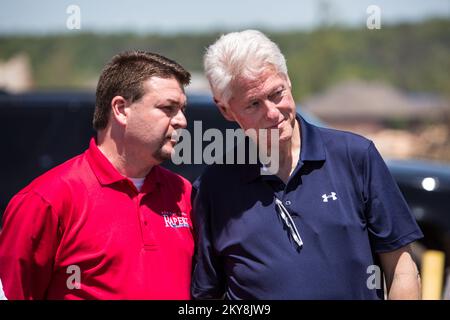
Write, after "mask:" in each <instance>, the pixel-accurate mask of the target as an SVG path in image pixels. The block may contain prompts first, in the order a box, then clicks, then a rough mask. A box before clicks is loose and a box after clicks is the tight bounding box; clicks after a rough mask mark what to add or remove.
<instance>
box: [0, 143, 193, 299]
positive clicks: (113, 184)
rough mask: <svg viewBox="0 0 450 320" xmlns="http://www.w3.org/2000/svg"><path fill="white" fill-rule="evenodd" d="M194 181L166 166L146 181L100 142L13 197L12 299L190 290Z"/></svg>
mask: <svg viewBox="0 0 450 320" xmlns="http://www.w3.org/2000/svg"><path fill="white" fill-rule="evenodd" d="M190 196H191V185H190V183H189V182H188V181H187V180H185V179H184V178H182V177H180V176H178V175H176V174H174V173H172V172H170V171H168V170H166V169H164V168H162V167H159V166H155V167H153V169H152V170H151V171H150V173H149V174H148V175H147V177H146V179H145V182H144V185H143V186H142V188H141V191H138V190H137V189H136V188H135V186H134V185H133V183H132V182H131V181H130V180H128V179H127V178H126V177H124V176H122V175H121V174H120V173H119V172H118V171H117V170H116V169H115V168H114V167H113V165H112V164H111V163H110V162H109V161H108V160H107V158H106V157H105V156H104V155H103V154H102V153H101V151H100V150H99V149H98V148H97V146H96V144H95V140H94V139H92V140H91V142H90V146H89V149H88V150H86V152H85V153H84V154H81V155H79V156H77V157H75V158H72V159H71V160H69V161H67V162H65V163H63V164H61V165H59V166H57V167H56V168H54V169H52V170H50V171H48V172H46V173H45V174H43V175H42V176H40V177H38V178H37V179H35V180H34V181H33V182H32V183H31V184H30V185H28V186H27V187H25V189H23V190H22V191H20V192H19V193H18V194H17V195H15V196H14V197H13V199H12V200H11V202H10V203H9V205H8V207H7V209H6V211H5V213H4V216H3V230H2V231H1V232H0V279H1V280H2V282H3V287H4V291H5V295H6V297H7V298H8V299H189V298H190V293H189V287H190V278H191V262H192V255H193V250H194V243H193V237H192V223H191V203H190Z"/></svg>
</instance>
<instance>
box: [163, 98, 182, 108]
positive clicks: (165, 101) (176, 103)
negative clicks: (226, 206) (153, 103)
mask: <svg viewBox="0 0 450 320" xmlns="http://www.w3.org/2000/svg"><path fill="white" fill-rule="evenodd" d="M167 102H168V103H170V104H173V105H177V106H181V107H182V108H185V107H186V105H187V101H185V102H184V103H180V101H179V100H174V99H170V98H169V99H166V100H164V101H163V102H162V103H161V104H165V103H167Z"/></svg>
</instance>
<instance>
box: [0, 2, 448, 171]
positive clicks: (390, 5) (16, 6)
mask: <svg viewBox="0 0 450 320" xmlns="http://www.w3.org/2000/svg"><path fill="white" fill-rule="evenodd" d="M374 6H375V7H374ZM449 8H450V1H449V0H430V1H421V0H413V1H408V0H395V1H388V0H386V1H375V2H374V1H364V0H341V1H337V0H318V1H313V0H302V1H295V0H282V1H272V0H247V1H238V0H230V1H227V2H225V1H223V2H218V1H206V0H196V1H189V2H187V1H162V2H161V1H143V0H129V1H126V2H111V1H105V0H101V1H87V0H79V1H50V0H44V1H38V2H36V1H24V0H17V1H2V4H1V11H0V88H3V89H4V90H6V91H9V92H22V91H27V90H49V89H78V90H79V89H91V90H94V89H95V85H96V82H97V79H98V76H99V73H100V71H101V68H102V67H103V65H104V64H105V63H106V62H107V61H108V60H109V59H110V58H111V57H112V56H113V55H114V54H116V53H118V52H120V51H123V50H130V49H143V50H150V51H155V52H158V53H161V54H163V55H166V56H168V57H170V58H173V59H175V60H176V61H178V62H180V63H181V64H182V65H183V66H185V67H186V68H187V69H189V70H190V71H192V72H193V74H194V77H193V83H192V85H191V87H190V91H197V92H198V91H206V92H207V90H208V86H207V83H206V81H205V79H204V78H203V76H202V61H201V57H202V54H203V52H204V50H205V47H206V46H208V45H209V44H211V43H212V42H213V41H214V40H215V39H216V38H217V37H218V36H219V35H220V34H221V33H223V32H227V31H236V30H242V29H246V28H257V29H260V30H263V31H265V32H267V33H268V34H269V35H270V36H271V38H272V39H273V40H275V41H276V42H277V43H278V44H279V45H280V47H281V49H282V51H283V52H284V54H285V56H286V59H287V62H288V68H289V72H290V77H291V80H292V82H293V89H294V97H295V98H296V100H297V101H298V102H299V103H300V104H302V105H304V107H305V109H307V110H308V111H310V112H312V113H313V114H316V115H318V116H319V117H320V118H321V119H323V120H324V121H326V122H327V123H329V124H330V125H331V126H334V127H337V128H340V129H346V130H350V131H354V132H358V133H361V134H363V135H365V136H368V137H369V138H371V139H373V140H374V141H375V143H376V145H377V147H378V148H379V149H380V151H381V153H382V154H383V155H384V156H388V157H393V158H402V159H404V158H410V157H414V158H425V159H432V160H438V161H443V162H450V139H449V137H450V127H449V126H450V103H449V97H450V76H449V72H450V58H449V53H450V9H449Z"/></svg>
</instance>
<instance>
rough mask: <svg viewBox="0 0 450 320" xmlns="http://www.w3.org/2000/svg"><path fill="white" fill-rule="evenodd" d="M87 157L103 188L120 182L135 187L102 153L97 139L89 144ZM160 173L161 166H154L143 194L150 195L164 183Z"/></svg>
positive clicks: (146, 179)
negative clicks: (157, 186) (149, 193)
mask: <svg viewBox="0 0 450 320" xmlns="http://www.w3.org/2000/svg"><path fill="white" fill-rule="evenodd" d="M85 155H86V158H87V161H88V163H89V165H90V166H91V169H92V171H93V172H94V175H95V176H96V177H97V179H98V181H99V183H100V184H101V185H102V186H105V185H112V184H114V183H116V182H119V181H125V182H128V183H129V185H130V186H132V187H134V185H133V183H132V182H131V181H129V180H128V178H127V177H125V176H123V175H122V174H121V173H120V172H119V171H117V169H116V168H115V167H114V166H113V165H112V163H111V162H110V161H109V160H108V159H107V158H106V157H105V155H104V154H103V153H102V152H101V151H100V149H99V148H98V146H97V143H96V140H95V138H92V139H91V141H90V142H89V148H88V149H87V150H86V152H85ZM160 171H161V168H159V166H154V167H153V168H152V170H150V172H149V173H148V174H147V176H146V177H145V181H144V184H143V186H142V188H141V192H143V193H148V192H150V191H152V190H153V189H154V188H155V187H156V185H158V184H160V183H161V182H162V181H163V179H161V172H160ZM134 188H135V187H134ZM135 189H136V188H135Z"/></svg>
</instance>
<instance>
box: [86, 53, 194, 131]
mask: <svg viewBox="0 0 450 320" xmlns="http://www.w3.org/2000/svg"><path fill="white" fill-rule="evenodd" d="M154 76H156V77H160V78H170V77H174V78H175V79H177V80H178V82H180V84H181V85H182V86H186V85H188V84H189V82H190V80H191V75H190V73H189V72H188V71H186V70H185V69H184V68H183V67H182V66H180V65H179V64H178V63H176V62H175V61H172V60H170V59H168V58H166V57H163V56H161V55H159V54H156V53H151V52H145V51H127V52H122V53H119V54H117V55H115V56H114V57H113V58H112V59H111V61H110V62H109V63H108V64H107V65H106V66H105V68H104V69H103V71H102V74H101V75H100V78H99V80H98V84H97V91H96V101H95V111H94V119H93V121H92V123H93V126H94V129H95V130H101V129H104V128H106V126H107V124H108V119H109V115H110V112H111V100H112V99H113V98H114V97H115V96H122V97H124V98H125V99H127V100H128V101H130V102H134V101H136V100H139V99H140V98H141V97H142V96H143V95H144V94H145V92H144V88H143V82H144V81H145V80H148V79H149V78H150V77H154Z"/></svg>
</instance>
